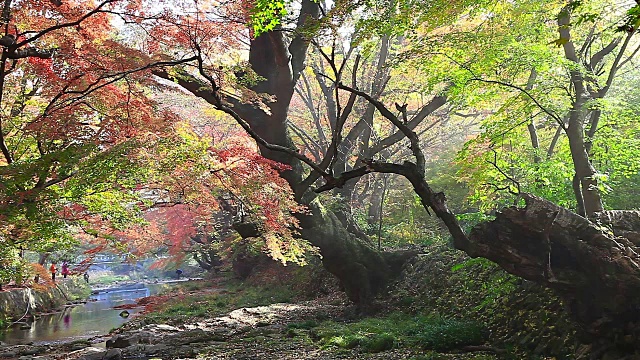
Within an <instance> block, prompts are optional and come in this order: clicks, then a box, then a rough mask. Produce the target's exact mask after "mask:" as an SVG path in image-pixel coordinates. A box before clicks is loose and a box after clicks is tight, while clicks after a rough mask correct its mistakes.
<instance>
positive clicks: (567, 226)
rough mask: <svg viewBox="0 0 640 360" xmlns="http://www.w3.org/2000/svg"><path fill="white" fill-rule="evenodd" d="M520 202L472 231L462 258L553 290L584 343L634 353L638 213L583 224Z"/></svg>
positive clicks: (639, 296)
mask: <svg viewBox="0 0 640 360" xmlns="http://www.w3.org/2000/svg"><path fill="white" fill-rule="evenodd" d="M522 196H523V198H524V200H525V202H526V207H524V208H517V207H510V208H507V209H504V210H503V211H502V212H499V213H498V214H497V215H496V218H495V220H493V221H490V222H486V223H482V224H479V225H477V226H476V227H475V228H474V229H473V230H472V231H471V233H470V236H469V240H470V241H469V244H468V248H466V249H462V250H464V251H466V252H467V253H468V254H469V255H471V256H473V257H484V258H487V259H489V260H492V261H494V262H496V263H497V264H499V265H500V266H501V267H503V268H504V269H505V270H506V271H508V272H510V273H512V274H515V275H517V276H520V277H522V278H525V279H528V280H531V281H534V282H536V283H539V284H542V285H545V286H547V287H549V288H552V289H555V290H556V291H557V293H558V294H559V295H560V296H562V297H563V298H564V299H565V301H566V303H567V304H568V306H569V310H570V312H571V314H572V316H573V317H574V318H575V319H576V321H577V322H578V323H579V324H581V325H582V329H580V330H581V331H580V333H581V334H580V335H581V337H582V339H583V340H584V341H585V342H588V343H600V344H601V345H602V346H603V347H614V348H616V351H618V352H619V351H620V349H623V350H624V349H628V350H629V351H636V350H638V349H639V348H640V343H639V341H638V340H640V326H639V325H640V256H639V255H638V254H639V252H640V249H639V248H638V246H637V245H636V244H638V243H639V241H638V239H640V212H638V211H628V212H627V211H606V212H603V213H600V214H598V215H597V216H596V217H594V218H593V219H592V220H589V219H587V218H584V217H582V216H580V215H577V214H575V213H573V212H571V211H569V210H567V209H565V208H562V207H560V206H558V205H556V204H554V203H552V202H550V201H547V200H544V199H542V198H539V197H536V196H534V195H530V194H524V195H522ZM632 240H633V241H632Z"/></svg>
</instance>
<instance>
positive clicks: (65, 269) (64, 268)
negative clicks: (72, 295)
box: [62, 261, 69, 279]
mask: <svg viewBox="0 0 640 360" xmlns="http://www.w3.org/2000/svg"><path fill="white" fill-rule="evenodd" d="M67 275H69V264H67V262H66V261H65V262H63V263H62V277H63V278H65V279H66V278H67Z"/></svg>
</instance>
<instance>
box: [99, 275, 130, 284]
mask: <svg viewBox="0 0 640 360" xmlns="http://www.w3.org/2000/svg"><path fill="white" fill-rule="evenodd" d="M125 280H129V276H127V275H113V274H108V275H101V276H96V277H95V278H93V279H91V280H90V282H91V285H110V284H113V283H115V282H116V281H125Z"/></svg>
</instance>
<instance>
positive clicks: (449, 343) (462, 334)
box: [411, 318, 485, 351]
mask: <svg viewBox="0 0 640 360" xmlns="http://www.w3.org/2000/svg"><path fill="white" fill-rule="evenodd" d="M414 331H415V332H414V333H412V334H411V336H412V338H413V339H412V340H413V341H414V344H415V345H416V346H418V347H420V348H422V349H425V350H437V351H447V350H452V349H457V348H460V347H462V346H467V345H478V344H482V343H483V342H484V341H485V336H484V334H483V331H482V327H481V326H480V325H478V324H477V323H473V322H470V321H460V320H455V319H446V318H432V320H431V321H429V322H421V323H419V326H417V327H416V328H415V330H414Z"/></svg>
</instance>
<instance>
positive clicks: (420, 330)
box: [311, 313, 485, 352]
mask: <svg viewBox="0 0 640 360" xmlns="http://www.w3.org/2000/svg"><path fill="white" fill-rule="evenodd" d="M311 336H312V337H313V338H315V339H316V340H317V341H318V342H319V343H320V345H321V346H322V347H324V348H326V347H330V346H337V347H341V348H345V349H351V348H354V347H356V346H359V347H360V348H361V349H362V350H363V351H365V352H380V351H385V350H389V349H393V348H395V347H399V346H405V347H410V348H419V349H425V350H426V349H433V350H439V351H442V350H451V349H455V348H460V347H463V346H467V345H477V344H481V343H483V342H484V341H485V336H484V331H483V328H482V326H481V325H480V324H477V323H474V322H472V321H464V320H456V319H449V318H442V317H437V316H411V315H408V314H404V313H393V314H391V315H389V316H387V317H382V318H367V319H363V320H361V321H358V322H355V323H350V324H343V323H336V322H325V323H322V324H321V325H319V326H318V327H316V328H314V329H312V331H311Z"/></svg>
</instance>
